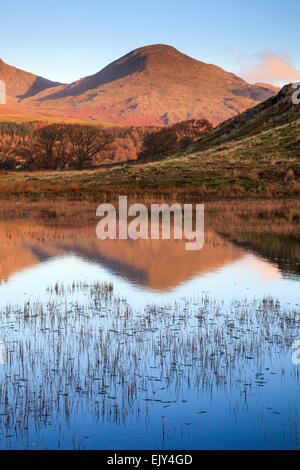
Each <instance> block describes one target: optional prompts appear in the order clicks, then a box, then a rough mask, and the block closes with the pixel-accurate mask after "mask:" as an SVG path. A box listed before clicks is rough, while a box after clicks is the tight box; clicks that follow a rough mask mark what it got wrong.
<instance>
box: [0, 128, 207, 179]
mask: <svg viewBox="0 0 300 470" xmlns="http://www.w3.org/2000/svg"><path fill="white" fill-rule="evenodd" d="M211 130H212V126H211V124H210V123H209V122H208V121H206V120H196V119H190V120H186V121H182V122H180V123H176V124H174V125H173V126H170V127H164V128H159V127H154V126H149V127H147V126H144V127H135V126H130V127H121V126H120V127H119V126H111V127H104V126H96V125H87V124H66V123H53V124H49V123H45V122H31V123H21V124H19V123H0V169H2V170H3V169H4V170H18V169H19V170H29V171H30V170H64V169H77V170H82V169H84V168H92V167H96V166H99V165H101V164H102V163H104V162H115V161H126V160H134V159H141V160H154V159H158V158H162V157H163V156H165V155H168V154H170V153H172V152H177V151H180V150H183V149H185V148H186V147H188V146H189V145H190V144H191V143H192V142H194V141H196V140H198V139H200V138H202V137H203V136H204V135H206V134H207V133H208V132H210V131H211Z"/></svg>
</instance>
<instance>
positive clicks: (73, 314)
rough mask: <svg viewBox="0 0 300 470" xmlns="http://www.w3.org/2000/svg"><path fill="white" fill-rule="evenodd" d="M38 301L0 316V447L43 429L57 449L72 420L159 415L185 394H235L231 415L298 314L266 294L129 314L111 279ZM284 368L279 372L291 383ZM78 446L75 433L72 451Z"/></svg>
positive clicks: (263, 378) (292, 334)
mask: <svg viewBox="0 0 300 470" xmlns="http://www.w3.org/2000/svg"><path fill="white" fill-rule="evenodd" d="M46 295H47V300H45V301H44V302H35V303H31V302H30V301H26V302H25V304H24V305H22V306H20V305H19V306H14V305H7V307H6V308H5V309H2V311H1V312H0V320H1V337H2V338H5V347H6V352H5V360H4V361H3V362H4V363H3V364H2V365H1V368H0V378H1V381H0V429H1V431H0V447H1V448H28V447H30V439H31V436H32V435H33V434H34V435H35V436H39V433H40V432H41V431H42V430H45V429H48V428H49V429H50V428H51V429H52V430H53V429H54V430H55V434H56V437H57V442H58V447H59V446H60V445H63V443H64V429H65V428H66V427H67V428H72V426H75V424H74V423H75V422H76V417H77V416H79V415H84V416H89V417H90V419H92V420H93V422H97V423H111V425H115V426H123V425H125V424H126V423H127V422H131V421H132V420H133V419H134V420H136V421H137V422H139V421H141V420H146V419H147V416H149V415H151V410H152V407H154V406H159V407H160V408H161V413H162V415H163V414H164V409H165V408H168V407H171V406H173V407H175V408H176V404H177V403H179V402H181V401H184V399H185V398H184V397H185V395H186V394H187V393H188V391H189V390H193V392H194V393H195V394H196V395H197V396H198V397H199V398H201V396H203V395H207V394H210V395H213V394H214V393H215V391H217V390H224V391H225V392H226V393H227V394H229V395H230V393H232V392H233V391H234V392H235V393H236V392H238V396H239V397H240V399H239V401H238V403H236V404H235V413H236V414H237V415H238V414H239V412H240V411H241V410H242V409H243V407H244V406H245V403H246V402H247V400H248V399H249V397H250V396H251V395H255V394H257V393H258V390H261V389H263V387H264V385H265V384H266V383H268V380H269V377H270V374H272V370H269V368H268V371H266V364H269V363H272V361H273V362H275V363H277V364H278V362H280V357H282V358H286V356H287V354H289V352H290V351H291V345H292V342H293V340H294V339H296V338H297V337H299V330H300V309H299V308H297V309H291V310H287V309H286V308H285V307H284V306H282V305H281V304H280V303H279V301H278V300H276V299H273V298H263V299H260V300H255V301H247V299H244V300H243V301H236V300H232V302H231V303H229V304H228V305H227V304H226V305H225V304H224V303H222V302H217V301H215V300H214V299H213V298H212V297H209V296H207V294H206V293H202V294H200V296H199V298H197V299H181V300H177V301H175V302H174V303H173V304H172V305H148V306H147V307H146V308H145V309H143V310H135V309H133V308H131V306H130V305H129V304H128V302H127V301H126V299H122V298H120V297H119V296H118V295H116V294H115V293H114V286H113V285H112V284H111V283H94V284H92V285H89V284H88V283H86V282H77V281H74V282H72V283H71V284H69V285H65V284H62V283H57V284H55V285H54V286H49V287H48V289H47V293H46ZM287 364H289V363H287V362H286V361H285V360H283V361H282V368H281V374H282V375H283V376H284V377H285V379H287V378H289V380H296V381H297V380H298V368H295V367H288V365H287ZM274 373H275V372H274ZM235 396H236V395H235ZM205 412H206V410H203V409H201V408H200V407H199V410H198V411H197V413H198V414H199V415H201V414H202V413H205ZM274 413H276V410H274ZM185 424H189V423H185ZM295 430H297V423H296V424H295ZM37 439H38V438H37ZM40 445H42V444H41V443H40ZM82 447H84V438H83V436H80V433H79V436H77V437H76V438H74V448H82Z"/></svg>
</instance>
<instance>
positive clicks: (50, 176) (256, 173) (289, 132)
mask: <svg viewBox="0 0 300 470" xmlns="http://www.w3.org/2000/svg"><path fill="white" fill-rule="evenodd" d="M299 136H300V120H296V121H294V122H291V123H288V124H286V125H283V126H279V127H276V128H273V129H270V130H267V131H265V132H261V133H259V134H257V135H253V136H251V137H247V138H243V139H241V140H234V141H230V142H225V143H224V142H222V143H221V144H217V145H212V146H211V147H210V148H209V149H206V150H203V149H201V147H200V144H195V145H194V147H192V148H190V149H189V150H188V151H186V152H185V153H181V154H177V155H174V156H170V157H168V158H166V159H164V160H160V161H156V162H151V163H138V162H137V163H124V164H118V165H115V166H112V167H103V168H99V169H96V170H84V171H80V172H79V171H64V172H57V171H49V172H32V173H30V172H27V173H25V172H3V173H1V174H0V198H1V199H23V198H24V199H30V200H43V199H69V200H82V199H86V200H107V199H114V198H116V197H118V195H119V194H125V195H128V196H130V197H132V198H149V197H150V198H152V197H155V198H164V199H181V200H185V199H188V198H201V199H211V198H224V197H233V198H245V199H247V198H275V197H276V198H289V197H299V196H300V158H299V157H300V139H299Z"/></svg>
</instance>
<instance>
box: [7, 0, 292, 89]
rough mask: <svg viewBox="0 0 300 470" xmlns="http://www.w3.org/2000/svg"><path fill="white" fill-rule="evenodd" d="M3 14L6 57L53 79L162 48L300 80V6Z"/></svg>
mask: <svg viewBox="0 0 300 470" xmlns="http://www.w3.org/2000/svg"><path fill="white" fill-rule="evenodd" d="M0 16H1V26H0V57H1V58H2V59H3V60H4V61H5V62H7V63H9V64H10V65H14V66H16V67H19V68H21V69H24V70H28V71H30V72H33V73H36V74H38V75H41V76H44V77H46V78H49V79H52V80H59V81H62V82H71V81H74V80H77V79H78V78H80V77H82V76H85V75H90V74H93V73H96V72H98V71H99V70H100V69H101V68H103V67H104V66H105V65H107V64H109V63H110V62H112V61H113V60H115V59H117V58H119V57H120V56H122V55H124V54H126V53H127V52H129V51H131V50H133V49H135V48H137V47H141V46H144V45H149V44H157V43H163V44H170V45H173V46H174V47H176V48H177V49H179V50H180V51H182V52H184V53H185V54H188V55H190V56H192V57H194V58H196V59H198V60H202V61H204V62H208V63H214V64H216V65H219V66H221V67H222V68H224V69H225V70H228V71H231V72H234V73H237V74H238V75H241V76H243V77H245V78H246V79H248V80H249V81H252V82H254V81H268V82H273V83H277V84H280V83H283V82H286V81H292V80H296V79H298V74H299V78H300V72H298V71H300V54H299V44H300V27H299V17H300V1H299V0H286V1H285V2H281V1H279V0H260V1H257V0H251V1H245V0H223V1H222V0H210V1H209V0H206V1H202V0H198V1H197V0H185V1H182V0H180V1H178V0H160V1H158V0H151V1H150V0H148V1H143V0H139V1H137V0H127V1H124V0H123V1H121V0H110V1H107V0H106V1H102V0H98V1H96V0H85V1H84V0H52V1H50V0H49V1H47V2H46V1H40V0H26V1H24V0H14V1H12V2H5V4H4V2H1V9H0Z"/></svg>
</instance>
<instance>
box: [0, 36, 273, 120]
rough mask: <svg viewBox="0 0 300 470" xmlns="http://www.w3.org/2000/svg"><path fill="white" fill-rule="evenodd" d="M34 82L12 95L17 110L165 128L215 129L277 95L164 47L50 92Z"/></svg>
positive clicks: (134, 54) (139, 51) (132, 55)
mask: <svg viewBox="0 0 300 470" xmlns="http://www.w3.org/2000/svg"><path fill="white" fill-rule="evenodd" d="M38 78H39V81H37V82H34V81H33V82H32V83H31V88H30V87H28V85H26V86H24V88H25V89H22V90H19V89H18V90H17V92H15V94H14V96H15V97H18V99H19V104H20V109H21V107H22V106H23V107H24V106H25V107H26V108H27V109H33V110H35V113H36V110H38V111H39V113H41V114H44V115H50V116H61V117H68V118H76V119H87V120H102V121H105V122H112V123H119V124H127V125H147V124H152V125H168V124H172V123H174V122H177V121H181V120H184V119H189V118H192V117H196V118H206V119H208V120H209V121H211V122H212V123H213V124H214V125H216V124H219V123H220V122H222V121H224V120H225V119H228V118H230V117H232V116H234V115H237V114H239V113H240V112H242V111H244V110H245V109H247V108H249V107H252V106H254V105H255V104H257V103H258V102H261V101H263V100H265V99H267V98H269V97H270V96H273V95H274V94H275V91H274V90H273V89H272V88H271V87H269V88H268V86H267V85H263V86H261V85H250V84H249V83H247V82H245V81H244V80H243V79H241V78H239V77H237V76H236V75H234V74H232V73H229V72H226V71H225V70H223V69H221V68H220V67H217V66H216V65H212V64H206V63H204V62H200V61H198V60H196V59H193V58H191V57H189V56H187V55H185V54H182V53H181V52H179V51H178V50H176V49H175V48H174V47H171V46H167V45H163V44H157V45H152V46H146V47H141V48H139V49H136V50H134V51H132V52H130V53H129V54H126V55H125V56H123V57H121V58H120V59H118V60H116V61H114V62H112V63H111V64H110V65H108V66H107V67H105V68H104V69H103V70H101V71H100V72H98V73H96V74H95V75H91V76H88V77H84V78H82V79H80V80H78V81H76V82H74V83H71V84H70V85H59V84H57V83H55V84H53V86H52V87H51V85H49V86H50V88H49V87H48V84H49V83H48V82H47V84H46V83H45V82H44V81H42V82H41V80H44V79H40V77H38ZM0 79H3V78H2V76H1V70H0ZM24 80H25V76H24ZM26 80H27V78H26ZM41 85H44V87H41V89H40V90H38V86H41Z"/></svg>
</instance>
